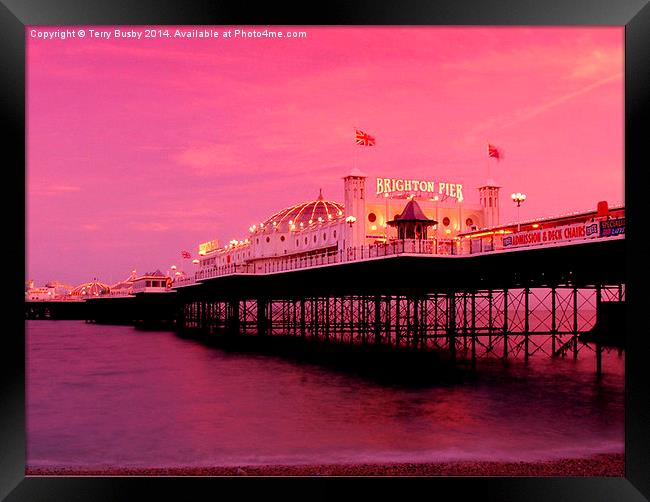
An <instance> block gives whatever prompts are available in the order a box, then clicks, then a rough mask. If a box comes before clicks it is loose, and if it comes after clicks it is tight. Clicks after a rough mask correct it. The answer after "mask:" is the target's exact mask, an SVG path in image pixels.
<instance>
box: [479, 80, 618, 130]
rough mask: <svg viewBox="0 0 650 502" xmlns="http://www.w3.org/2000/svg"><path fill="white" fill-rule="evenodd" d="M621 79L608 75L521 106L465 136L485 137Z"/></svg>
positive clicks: (489, 120) (488, 120) (482, 124)
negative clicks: (560, 93) (547, 98)
mask: <svg viewBox="0 0 650 502" xmlns="http://www.w3.org/2000/svg"><path fill="white" fill-rule="evenodd" d="M622 81H623V74H622V73H617V74H614V75H609V76H607V77H605V78H602V79H600V80H597V81H596V82H593V83H591V84H589V85H586V86H584V87H581V88H579V89H577V90H575V91H571V92H569V93H566V94H563V95H561V96H559V97H557V98H554V99H552V100H550V101H546V102H544V103H540V104H538V105H535V106H530V107H526V108H521V109H519V110H515V111H514V112H513V113H510V114H507V115H502V116H500V117H494V118H490V119H487V120H485V121H483V122H481V123H480V124H478V125H477V126H476V127H474V128H473V129H472V131H471V132H470V133H469V134H468V135H467V138H469V139H470V140H471V141H475V140H476V138H477V137H485V135H486V134H487V133H488V132H489V133H491V134H493V133H494V132H496V131H503V130H504V129H508V128H510V127H512V126H515V125H519V124H521V123H523V122H525V121H527V120H530V119H532V118H534V117H537V116H538V115H541V114H543V113H545V112H547V111H549V110H552V109H553V108H556V107H557V106H560V105H562V104H564V103H566V102H568V101H571V100H572V99H576V98H578V97H580V96H583V95H585V94H587V93H589V92H591V91H593V90H594V89H597V88H599V87H602V86H604V85H607V84H610V83H612V82H620V83H621V84H622ZM621 93H622V91H621ZM621 95H622V94H621Z"/></svg>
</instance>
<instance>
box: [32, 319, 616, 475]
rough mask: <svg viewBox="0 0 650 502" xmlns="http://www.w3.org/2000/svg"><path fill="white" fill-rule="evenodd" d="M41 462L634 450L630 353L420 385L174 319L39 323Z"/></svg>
mask: <svg viewBox="0 0 650 502" xmlns="http://www.w3.org/2000/svg"><path fill="white" fill-rule="evenodd" d="M26 347H27V361H26V379H27V390H26V400H27V465H28V466H29V467H34V468H36V467H49V468H52V467H89V468H97V467H190V466H197V467H198V466H224V465H246V464H248V465H253V464H301V463H357V462H364V463H365V462H427V461H448V460H462V459H475V460H490V459H491V460H517V461H518V460H521V461H528V460H533V461H534V460H542V459H551V458H560V457H579V456H587V455H591V454H594V453H619V452H620V453H622V452H623V441H624V400H623V397H624V396H623V380H624V378H623V376H624V361H623V356H620V355H618V353H617V352H616V351H612V352H611V353H606V354H605V355H604V357H603V370H604V374H603V376H602V378H601V379H600V380H598V379H597V378H596V377H595V373H594V368H595V362H594V356H593V353H591V352H589V353H585V355H584V356H583V354H582V353H581V354H580V356H581V357H579V359H578V361H573V359H572V358H571V357H567V358H565V359H558V360H554V361H552V360H550V359H548V358H546V357H540V358H533V359H532V360H531V362H530V363H529V364H528V365H525V364H524V363H523V361H521V360H519V361H517V360H515V361H512V362H511V363H510V364H509V365H508V366H507V367H504V366H503V365H502V364H501V363H500V362H498V361H479V366H478V372H477V375H476V376H475V377H474V378H467V379H462V381H459V382H457V383H449V382H446V383H444V384H442V383H441V384H435V383H432V384H428V385H426V386H420V387H417V388H414V387H409V386H406V385H396V384H386V383H378V382H376V381H373V380H371V379H368V378H364V377H360V376H355V375H353V374H350V373H346V372H343V371H336V370H333V369H331V368H329V369H328V368H326V367H323V366H318V365H313V364H304V363H297V362H293V361H291V360H287V359H283V358H280V357H275V356H266V355H260V354H251V353H237V352H226V351H223V350H221V349H218V348H214V347H208V346H206V345H204V344H202V343H201V342H198V341H195V340H188V339H181V338H179V337H177V336H176V335H175V334H173V333H171V332H162V331H158V332H155V331H137V330H135V329H133V328H131V327H125V326H102V325H93V324H85V323H84V322H80V321H28V322H27V324H26Z"/></svg>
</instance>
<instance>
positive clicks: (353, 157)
mask: <svg viewBox="0 0 650 502" xmlns="http://www.w3.org/2000/svg"><path fill="white" fill-rule="evenodd" d="M352 128H353V129H354V136H353V137H354V138H355V140H354V142H353V143H352V147H353V148H354V151H353V153H352V169H354V168H355V167H357V146H358V145H357V141H356V134H357V127H356V126H353V127H352Z"/></svg>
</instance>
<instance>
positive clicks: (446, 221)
mask: <svg viewBox="0 0 650 502" xmlns="http://www.w3.org/2000/svg"><path fill="white" fill-rule="evenodd" d="M449 223H451V220H450V219H449V218H448V217H447V216H445V217H444V218H443V219H442V224H443V225H444V226H446V227H448V226H449Z"/></svg>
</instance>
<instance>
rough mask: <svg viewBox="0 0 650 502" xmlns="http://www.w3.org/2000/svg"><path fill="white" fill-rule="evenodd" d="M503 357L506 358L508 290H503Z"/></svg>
mask: <svg viewBox="0 0 650 502" xmlns="http://www.w3.org/2000/svg"><path fill="white" fill-rule="evenodd" d="M503 359H504V360H505V359H508V290H507V289H504V290H503Z"/></svg>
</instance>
